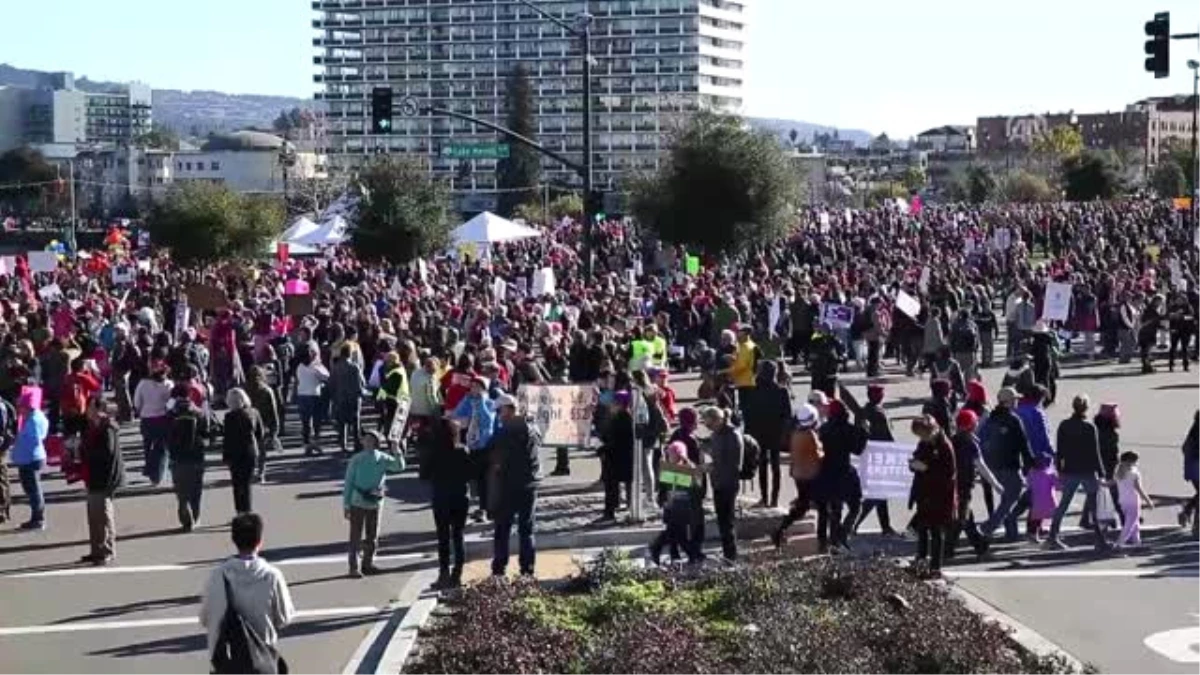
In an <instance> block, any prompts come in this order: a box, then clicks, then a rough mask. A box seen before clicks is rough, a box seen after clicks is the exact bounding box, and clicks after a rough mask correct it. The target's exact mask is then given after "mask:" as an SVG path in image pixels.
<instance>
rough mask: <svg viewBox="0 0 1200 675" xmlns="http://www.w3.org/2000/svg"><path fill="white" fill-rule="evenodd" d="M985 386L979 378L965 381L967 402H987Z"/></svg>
mask: <svg viewBox="0 0 1200 675" xmlns="http://www.w3.org/2000/svg"><path fill="white" fill-rule="evenodd" d="M987 400H988V396H987V388H986V387H984V386H983V383H982V382H980V381H979V380H970V381H969V382H967V402H969V403H987Z"/></svg>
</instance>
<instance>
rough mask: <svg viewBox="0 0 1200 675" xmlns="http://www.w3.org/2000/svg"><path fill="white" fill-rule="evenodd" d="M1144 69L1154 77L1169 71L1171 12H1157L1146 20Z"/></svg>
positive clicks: (1161, 76) (1160, 76) (1164, 74)
mask: <svg viewBox="0 0 1200 675" xmlns="http://www.w3.org/2000/svg"><path fill="white" fill-rule="evenodd" d="M1146 37H1148V38H1150V39H1149V40H1146V70H1148V71H1150V72H1152V73H1154V77H1156V78H1164V77H1166V76H1167V75H1169V74H1170V72H1171V13H1170V12H1159V13H1157V14H1155V15H1154V19H1153V20H1152V21H1147V22H1146Z"/></svg>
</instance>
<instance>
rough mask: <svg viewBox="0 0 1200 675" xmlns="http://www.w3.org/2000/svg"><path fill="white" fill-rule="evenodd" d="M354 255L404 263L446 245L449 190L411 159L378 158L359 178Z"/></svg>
mask: <svg viewBox="0 0 1200 675" xmlns="http://www.w3.org/2000/svg"><path fill="white" fill-rule="evenodd" d="M359 181H360V184H361V188H362V198H361V199H360V200H359V203H358V224H357V225H356V226H355V227H354V229H352V230H351V231H350V232H351V241H352V243H353V245H354V250H355V253H357V254H358V256H359V257H361V258H363V259H366V260H387V261H390V262H394V263H405V262H409V261H410V260H415V259H416V258H420V257H423V256H427V255H430V254H433V253H436V252H438V251H442V250H444V249H445V248H446V247H447V246H449V245H450V231H451V229H452V227H453V224H452V222H451V220H450V215H451V213H450V190H449V188H448V187H447V186H446V185H445V184H444V183H442V182H439V181H436V180H434V179H433V178H432V177H431V176H430V175H429V172H428V171H426V170H425V168H424V167H423V166H421V165H420V164H418V163H417V162H415V161H413V160H411V159H395V158H389V157H385V158H381V159H379V160H377V161H375V162H372V163H370V164H368V165H367V166H366V167H365V169H364V170H363V171H362V172H361V173H360V174H359Z"/></svg>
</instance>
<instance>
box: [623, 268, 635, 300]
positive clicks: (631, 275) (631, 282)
mask: <svg viewBox="0 0 1200 675" xmlns="http://www.w3.org/2000/svg"><path fill="white" fill-rule="evenodd" d="M625 283H626V284H628V286H629V298H630V299H633V298H636V297H637V272H635V271H634V270H631V269H629V270H625Z"/></svg>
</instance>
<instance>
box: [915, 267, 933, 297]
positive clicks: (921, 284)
mask: <svg viewBox="0 0 1200 675" xmlns="http://www.w3.org/2000/svg"><path fill="white" fill-rule="evenodd" d="M929 275H930V272H929V265H926V266H924V267H922V268H921V278H920V279H918V280H917V288H920V289H921V292H922V293H928V292H929Z"/></svg>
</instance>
